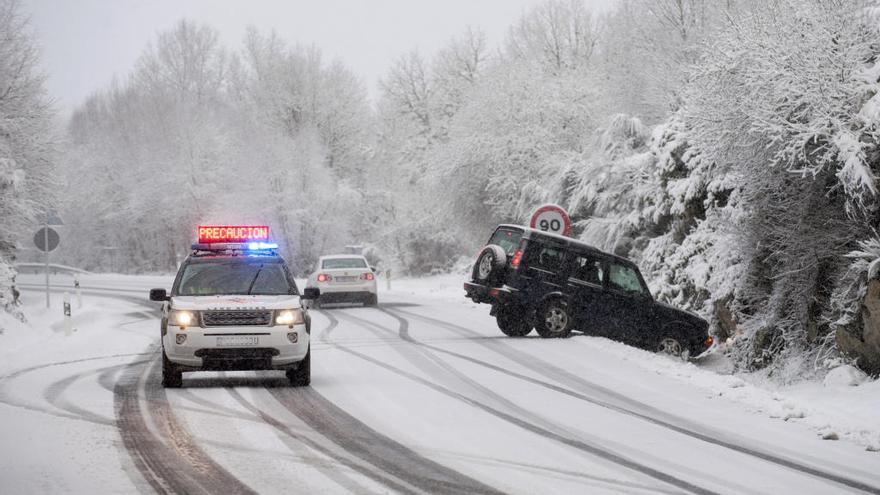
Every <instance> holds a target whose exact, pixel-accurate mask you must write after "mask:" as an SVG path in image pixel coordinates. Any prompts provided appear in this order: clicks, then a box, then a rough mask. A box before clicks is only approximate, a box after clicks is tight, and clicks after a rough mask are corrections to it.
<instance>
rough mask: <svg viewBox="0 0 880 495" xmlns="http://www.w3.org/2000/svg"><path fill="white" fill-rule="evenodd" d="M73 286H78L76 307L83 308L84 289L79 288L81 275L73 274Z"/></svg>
mask: <svg viewBox="0 0 880 495" xmlns="http://www.w3.org/2000/svg"><path fill="white" fill-rule="evenodd" d="M73 287H74V288H76V309H82V307H83V299H82V291H81V290H80V289H79V277H77V276H76V275H74V276H73Z"/></svg>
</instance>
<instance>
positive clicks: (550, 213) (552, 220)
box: [529, 204, 571, 236]
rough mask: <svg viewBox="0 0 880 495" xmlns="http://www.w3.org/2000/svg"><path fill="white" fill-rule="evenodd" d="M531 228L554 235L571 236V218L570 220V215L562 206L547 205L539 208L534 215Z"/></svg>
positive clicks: (530, 224)
mask: <svg viewBox="0 0 880 495" xmlns="http://www.w3.org/2000/svg"><path fill="white" fill-rule="evenodd" d="M529 227H531V228H533V229H538V230H543V231H544V232H550V233H552V234H559V235H565V236H567V235H569V234H571V218H569V216H568V213H567V212H566V211H565V209H564V208H562V207H561V206H559V205H554V204H546V205H543V206H540V207H538V209H537V210H535V212H534V213H532V220H531V222H530V223H529Z"/></svg>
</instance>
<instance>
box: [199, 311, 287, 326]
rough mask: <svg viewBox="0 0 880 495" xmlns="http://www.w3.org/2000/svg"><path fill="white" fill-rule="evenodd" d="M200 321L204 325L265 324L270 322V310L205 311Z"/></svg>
mask: <svg viewBox="0 0 880 495" xmlns="http://www.w3.org/2000/svg"><path fill="white" fill-rule="evenodd" d="M202 321H203V322H204V324H205V326H206V327H232V326H267V325H269V323H271V322H272V312H271V311H269V310H261V311H205V312H203V313H202Z"/></svg>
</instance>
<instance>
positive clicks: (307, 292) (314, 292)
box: [302, 287, 321, 301]
mask: <svg viewBox="0 0 880 495" xmlns="http://www.w3.org/2000/svg"><path fill="white" fill-rule="evenodd" d="M319 297H321V289H319V288H317V287H306V288H305V289H304V290H303V294H302V299H305V300H309V301H313V300H315V299H317V298H319Z"/></svg>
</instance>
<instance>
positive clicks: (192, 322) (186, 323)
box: [168, 309, 199, 328]
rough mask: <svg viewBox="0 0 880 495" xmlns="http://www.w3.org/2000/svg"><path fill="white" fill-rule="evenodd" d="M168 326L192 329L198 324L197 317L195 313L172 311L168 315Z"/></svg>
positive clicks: (180, 310)
mask: <svg viewBox="0 0 880 495" xmlns="http://www.w3.org/2000/svg"><path fill="white" fill-rule="evenodd" d="M168 324H169V325H173V326H176V327H180V328H186V327H194V326H197V325H198V324H199V315H198V313H196V312H195V311H187V310H185V309H173V310H171V312H169V313H168Z"/></svg>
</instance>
